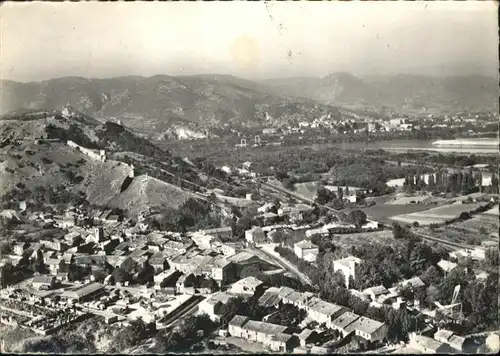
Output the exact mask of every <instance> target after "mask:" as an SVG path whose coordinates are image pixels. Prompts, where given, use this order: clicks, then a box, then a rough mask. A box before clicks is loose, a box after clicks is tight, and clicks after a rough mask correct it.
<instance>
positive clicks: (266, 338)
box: [228, 315, 299, 352]
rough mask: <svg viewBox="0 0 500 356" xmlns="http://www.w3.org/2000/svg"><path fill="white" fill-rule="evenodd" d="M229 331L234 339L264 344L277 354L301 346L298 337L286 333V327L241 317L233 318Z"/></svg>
mask: <svg viewBox="0 0 500 356" xmlns="http://www.w3.org/2000/svg"><path fill="white" fill-rule="evenodd" d="M228 331H229V333H230V334H231V336H233V337H238V338H242V339H246V340H250V341H254V342H259V343H262V344H264V346H266V347H268V348H269V349H271V350H272V351H277V352H287V351H292V350H293V348H294V347H295V346H298V344H299V341H298V338H297V337H294V336H293V335H291V334H288V333H286V331H288V328H287V327H286V326H282V325H276V324H271V323H266V322H261V321H254V320H249V319H248V318H247V317H244V316H241V315H235V316H234V317H233V319H232V320H231V321H230V322H229V326H228Z"/></svg>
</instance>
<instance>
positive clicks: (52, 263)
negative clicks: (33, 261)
mask: <svg viewBox="0 0 500 356" xmlns="http://www.w3.org/2000/svg"><path fill="white" fill-rule="evenodd" d="M45 264H46V265H47V267H48V269H49V273H50V274H51V275H53V276H56V275H57V274H59V272H64V266H65V262H64V260H63V259H62V258H50V259H47V260H45Z"/></svg>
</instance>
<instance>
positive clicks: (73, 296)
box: [61, 283, 104, 303]
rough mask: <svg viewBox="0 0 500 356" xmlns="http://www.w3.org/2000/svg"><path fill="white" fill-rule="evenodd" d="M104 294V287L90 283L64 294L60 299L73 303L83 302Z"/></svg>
mask: <svg viewBox="0 0 500 356" xmlns="http://www.w3.org/2000/svg"><path fill="white" fill-rule="evenodd" d="M103 293H104V286H103V285H102V284H100V283H90V284H85V285H83V286H79V287H77V288H73V289H71V290H68V291H66V292H64V293H63V294H62V295H61V297H62V298H66V299H68V300H73V301H75V302H79V303H80V302H83V301H86V300H91V299H94V298H97V297H98V296H99V295H101V294H103Z"/></svg>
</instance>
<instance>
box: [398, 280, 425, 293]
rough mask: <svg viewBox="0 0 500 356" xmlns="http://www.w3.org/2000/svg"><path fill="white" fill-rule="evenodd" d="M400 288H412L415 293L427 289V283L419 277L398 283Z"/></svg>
mask: <svg viewBox="0 0 500 356" xmlns="http://www.w3.org/2000/svg"><path fill="white" fill-rule="evenodd" d="M398 287H401V288H411V289H412V290H413V291H416V290H419V289H422V288H425V283H424V281H422V280H421V279H420V278H419V277H413V278H410V279H406V280H404V281H402V282H399V283H398Z"/></svg>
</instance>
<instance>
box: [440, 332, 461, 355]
mask: <svg viewBox="0 0 500 356" xmlns="http://www.w3.org/2000/svg"><path fill="white" fill-rule="evenodd" d="M434 340H437V341H439V342H442V343H446V344H448V345H449V346H450V347H452V348H453V349H455V350H458V351H463V347H464V343H465V338H464V337H461V336H458V335H455V334H454V333H453V331H449V330H445V329H440V330H438V331H437V332H436V333H435V334H434Z"/></svg>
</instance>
